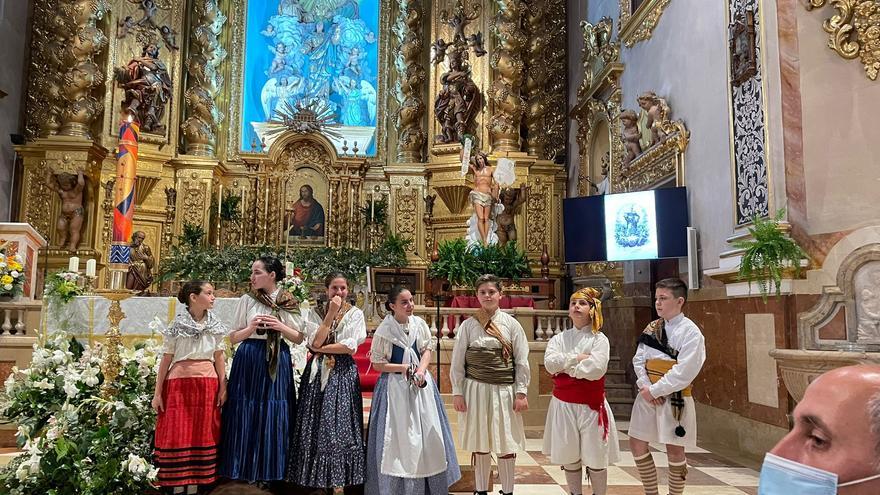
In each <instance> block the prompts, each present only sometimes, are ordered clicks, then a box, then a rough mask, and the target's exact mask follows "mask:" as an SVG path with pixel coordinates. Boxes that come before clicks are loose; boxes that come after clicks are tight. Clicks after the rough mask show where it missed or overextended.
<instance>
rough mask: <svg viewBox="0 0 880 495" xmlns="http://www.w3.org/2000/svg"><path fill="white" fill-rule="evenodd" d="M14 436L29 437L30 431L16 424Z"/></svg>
mask: <svg viewBox="0 0 880 495" xmlns="http://www.w3.org/2000/svg"><path fill="white" fill-rule="evenodd" d="M15 436H18V437H22V438H30V436H31V431H30V430H29V429H28V428H27V427H26V426H23V425H18V430H16V432H15Z"/></svg>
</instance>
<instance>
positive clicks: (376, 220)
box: [361, 198, 388, 225]
mask: <svg viewBox="0 0 880 495" xmlns="http://www.w3.org/2000/svg"><path fill="white" fill-rule="evenodd" d="M361 215H363V216H364V222H366V223H367V224H378V225H385V222H386V221H387V220H388V200H387V199H385V198H382V199H380V200H378V201H374V202H373V204H372V205H370V204H367V205H366V206H363V207H361Z"/></svg>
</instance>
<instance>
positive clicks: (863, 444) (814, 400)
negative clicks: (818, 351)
mask: <svg viewBox="0 0 880 495" xmlns="http://www.w3.org/2000/svg"><path fill="white" fill-rule="evenodd" d="M771 452H772V453H773V454H776V455H778V456H780V457H785V458H787V459H791V460H793V461H796V462H800V463H802V464H806V465H808V466H813V467H816V468H819V469H824V470H826V471H831V472H833V473H836V474H837V475H838V478H839V479H840V482H841V483H845V482H847V481H850V480H855V479H860V478H863V477H866V476H870V475H873V474H876V473H877V472H878V468H880V466H878V463H877V459H878V458H880V365H857V366H847V367H844V368H837V369H834V370H831V371H829V372H827V373H825V374H823V375H822V376H820V377H819V378H817V379H816V380H814V381H813V383H811V384H810V385H809V386H808V387H807V391H806V393H805V394H804V399H803V400H802V401H801V402H800V403H799V404H798V405H797V407H796V408H795V410H794V428H792V430H791V432H789V433H788V435H786V436H785V438H783V439H782V440H780V441H779V443H778V444H776V447H774V448H773V450H772V451H771ZM862 490H877V491H862ZM839 493H840V494H841V495H843V494H861V493H880V480H875V481H872V482H868V483H864V484H861V485H858V486H853V487H842V488H841V489H840V491H839Z"/></svg>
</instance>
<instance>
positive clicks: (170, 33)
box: [159, 26, 180, 50]
mask: <svg viewBox="0 0 880 495" xmlns="http://www.w3.org/2000/svg"><path fill="white" fill-rule="evenodd" d="M159 34H161V35H162V41H164V42H165V46H167V47H168V49H169V50H178V49H179V48H180V47H179V46H177V31H175V30H173V29H171V28H170V27H168V26H162V27H160V28H159Z"/></svg>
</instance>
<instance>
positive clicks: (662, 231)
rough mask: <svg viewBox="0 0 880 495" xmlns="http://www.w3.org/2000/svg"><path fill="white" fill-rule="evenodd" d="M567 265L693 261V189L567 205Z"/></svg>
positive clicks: (598, 198)
mask: <svg viewBox="0 0 880 495" xmlns="http://www.w3.org/2000/svg"><path fill="white" fill-rule="evenodd" d="M562 220H563V227H564V231H565V232H564V233H565V262H566V263H586V262H591V261H627V260H650V259H658V258H676V257H683V256H687V227H688V226H689V216H688V205H687V189H686V188H684V187H674V188H667V189H654V190H651V191H639V192H632V193H621V194H606V195H603V196H585V197H580V198H569V199H565V200H563V204H562Z"/></svg>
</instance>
